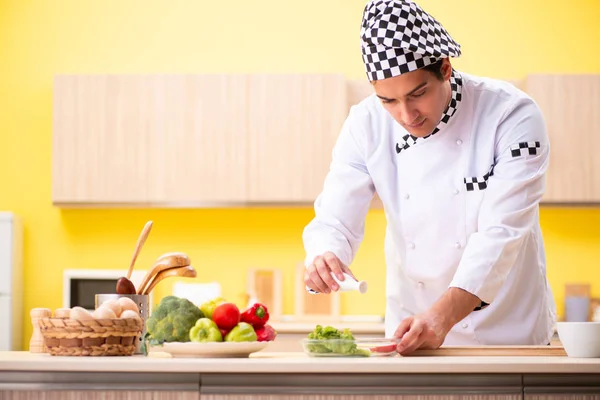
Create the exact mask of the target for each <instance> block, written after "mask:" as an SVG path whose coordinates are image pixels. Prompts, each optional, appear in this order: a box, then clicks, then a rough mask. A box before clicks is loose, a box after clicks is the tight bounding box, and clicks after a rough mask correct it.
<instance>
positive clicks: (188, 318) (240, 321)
mask: <svg viewBox="0 0 600 400" xmlns="http://www.w3.org/2000/svg"><path fill="white" fill-rule="evenodd" d="M268 320H269V312H268V310H267V307H266V306H265V305H264V304H260V303H254V304H253V305H251V306H250V307H248V308H247V309H246V310H244V311H243V312H240V310H239V308H238V307H237V306H236V305H235V304H234V303H230V302H228V301H227V300H225V299H224V298H222V297H219V298H216V299H213V300H211V301H208V302H206V303H204V304H202V305H200V307H197V306H196V305H194V304H193V303H192V302H190V301H189V300H187V299H185V298H179V297H176V296H167V297H165V298H163V299H162V301H161V302H160V304H159V305H158V306H157V307H156V309H155V310H154V311H153V312H152V315H151V316H150V318H148V320H147V321H146V331H147V333H146V337H145V341H144V342H145V347H146V349H145V353H146V354H148V355H153V356H154V355H157V354H156V353H161V354H163V353H166V354H168V355H170V356H171V357H219V358H222V357H238V358H239V357H248V356H249V355H250V354H252V353H255V352H257V351H260V350H262V349H264V348H265V347H267V345H268V344H269V342H271V341H273V340H275V337H276V336H277V332H276V331H275V329H273V327H271V326H270V325H269V324H267V322H268Z"/></svg>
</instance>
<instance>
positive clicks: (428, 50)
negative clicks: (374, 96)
mask: <svg viewBox="0 0 600 400" xmlns="http://www.w3.org/2000/svg"><path fill="white" fill-rule="evenodd" d="M360 36H361V49H362V57H363V62H364V64H365V69H366V71H367V76H368V78H369V80H370V81H373V80H380V79H386V78H392V77H394V76H397V75H400V74H404V73H407V72H410V71H414V70H416V69H419V68H423V67H426V66H427V65H429V64H433V63H435V62H436V61H438V60H440V59H441V58H446V57H459V56H460V45H459V44H458V43H456V42H455V41H454V40H453V39H452V37H450V34H448V32H447V31H446V30H445V29H444V28H443V27H442V25H441V24H440V23H439V22H437V21H436V20H435V18H433V17H432V16H431V15H429V14H427V13H426V12H425V11H423V9H421V7H419V6H418V5H417V4H415V3H413V2H412V1H408V0H370V1H369V2H368V4H367V6H366V7H365V10H364V13H363V20H362V27H361V31H360Z"/></svg>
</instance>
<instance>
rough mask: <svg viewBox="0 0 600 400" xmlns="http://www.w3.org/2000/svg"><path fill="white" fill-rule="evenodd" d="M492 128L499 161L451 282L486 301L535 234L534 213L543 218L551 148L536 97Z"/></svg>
mask: <svg viewBox="0 0 600 400" xmlns="http://www.w3.org/2000/svg"><path fill="white" fill-rule="evenodd" d="M482 133H483V132H482ZM489 134H495V135H496V138H497V139H496V149H495V164H494V167H493V170H492V174H491V176H490V177H489V178H488V187H487V188H486V189H485V193H484V198H483V200H482V204H481V209H480V212H479V219H478V229H477V232H475V233H473V234H472V235H471V236H470V237H469V239H468V242H467V245H466V247H465V251H464V253H463V256H462V258H461V261H460V263H459V266H458V269H457V272H456V273H455V275H454V277H453V280H452V282H451V284H450V287H458V288H461V289H464V290H466V291H468V292H470V293H472V294H474V295H475V296H477V297H479V299H480V300H481V301H482V302H483V303H487V304H491V303H492V302H493V301H494V298H495V297H496V295H497V294H498V292H499V291H500V288H501V287H502V285H503V284H504V282H505V281H506V279H507V277H508V275H509V273H510V271H511V268H512V266H513V265H514V263H515V260H516V257H517V255H518V253H519V250H520V248H521V246H522V245H523V243H524V238H525V237H526V236H527V235H530V234H532V232H533V226H534V223H535V219H536V218H539V214H538V205H539V202H540V200H541V198H542V195H543V194H544V190H545V186H546V182H545V179H546V170H547V167H548V157H549V152H550V145H549V141H548V137H547V133H546V125H545V123H544V119H543V115H542V113H541V111H540V110H539V108H538V106H537V105H536V104H535V103H534V102H533V101H532V100H528V99H523V100H519V102H518V103H517V104H515V105H514V106H512V107H510V108H509V110H508V111H507V112H506V113H505V117H504V118H503V119H502V120H501V122H500V123H499V125H498V128H497V131H496V132H489ZM482 306H486V304H482Z"/></svg>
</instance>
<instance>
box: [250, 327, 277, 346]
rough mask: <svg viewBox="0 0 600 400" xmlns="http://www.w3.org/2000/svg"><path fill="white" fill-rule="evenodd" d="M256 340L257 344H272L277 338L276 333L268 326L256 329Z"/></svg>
mask: <svg viewBox="0 0 600 400" xmlns="http://www.w3.org/2000/svg"><path fill="white" fill-rule="evenodd" d="M255 331H256V340H258V341H259V342H272V341H273V340H275V337H276V336H277V331H276V330H275V329H273V327H272V326H271V325H269V324H265V325H263V326H261V327H260V328H256V329H255Z"/></svg>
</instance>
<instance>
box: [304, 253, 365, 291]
mask: <svg viewBox="0 0 600 400" xmlns="http://www.w3.org/2000/svg"><path fill="white" fill-rule="evenodd" d="M332 272H333V273H334V274H335V275H336V277H337V279H338V280H340V281H343V280H344V276H343V275H342V273H343V272H345V273H347V274H348V275H350V276H351V277H353V278H354V279H356V277H355V276H354V274H353V273H352V271H350V269H349V268H348V267H347V266H346V265H344V264H343V263H342V262H341V261H340V259H339V258H337V256H336V255H335V254H333V253H332V252H330V251H328V252H326V253H325V254H323V255H322V256H317V257H315V259H314V260H313V262H312V264H310V265H309V266H308V267H307V268H306V271H305V272H304V283H306V286H308V287H309V288H311V289H312V290H314V291H315V292H319V293H330V292H331V291H332V290H333V291H334V292H335V291H337V290H338V289H339V288H340V287H339V285H338V284H337V283H336V282H335V281H334V280H333V278H332V277H331V273H332ZM357 280H358V279H357Z"/></svg>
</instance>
